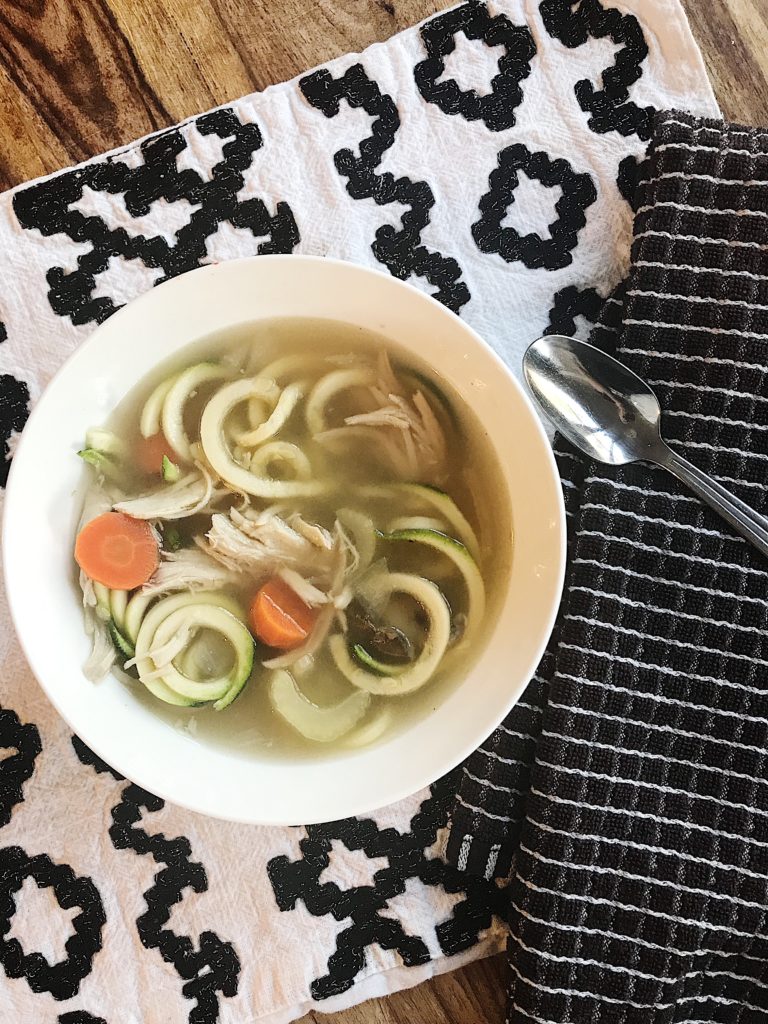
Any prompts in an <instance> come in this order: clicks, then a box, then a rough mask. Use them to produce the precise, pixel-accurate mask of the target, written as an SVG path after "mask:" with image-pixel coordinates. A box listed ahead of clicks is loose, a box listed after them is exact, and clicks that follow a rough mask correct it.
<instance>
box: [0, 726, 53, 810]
mask: <svg viewBox="0 0 768 1024" xmlns="http://www.w3.org/2000/svg"><path fill="white" fill-rule="evenodd" d="M42 749H43V747H42V744H41V743H40V733H39V731H38V728H37V726H36V725H33V724H32V723H31V722H28V723H26V724H25V725H22V724H21V722H20V720H19V716H18V715H17V714H16V712H15V711H11V709H10V708H0V750H15V751H16V753H15V754H12V755H11V756H10V757H4V758H3V759H2V760H1V761H0V828H2V826H3V825H7V824H8V822H9V821H10V820H11V813H12V811H13V808H14V807H15V806H16V804H18V803H20V802H21V801H22V800H23V799H24V793H23V791H22V787H23V785H24V783H25V782H26V781H27V779H29V778H31V776H32V773H33V772H34V770H35V760H36V759H37V755H38V754H39V753H40V751H41V750H42Z"/></svg>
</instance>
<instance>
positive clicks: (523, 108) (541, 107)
mask: <svg viewBox="0 0 768 1024" xmlns="http://www.w3.org/2000/svg"><path fill="white" fill-rule="evenodd" d="M201 57H203V59H204V55H201ZM666 107H679V108H687V109H691V110H695V111H697V112H698V113H701V114H710V115H714V114H716V113H717V106H716V104H715V102H714V99H713V97H712V93H711V90H710V88H709V85H708V83H707V81H706V76H705V74H704V71H703V66H702V63H701V58H700V56H699V53H698V50H697V49H696V46H695V44H694V42H693V40H692V38H691V36H690V33H689V30H688V26H687V23H686V20H685V16H684V14H683V12H682V9H681V7H680V4H679V3H678V0H623V2H622V3H621V5H620V6H615V5H614V4H613V3H612V2H608V0H582V2H581V3H579V4H574V3H572V2H569V0H541V2H538V0H535V2H534V0H494V2H489V3H487V4H484V3H479V2H476V0H475V2H471V3H466V4H463V5H462V6H460V7H458V8H455V9H454V10H452V11H448V12H446V13H444V14H441V15H439V16H438V17H436V18H433V19H432V20H430V21H428V22H426V23H425V24H424V25H423V26H421V27H417V28H414V29H412V30H410V31H408V32H405V33H403V34H401V35H399V36H397V37H395V38H394V39H392V40H390V41H389V42H388V43H386V44H384V45H380V46H374V47H372V48H371V49H369V50H368V51H366V52H365V53H364V54H362V55H358V56H348V57H344V58H342V59H340V60H338V61H334V62H333V63H331V64H329V65H328V66H327V67H325V68H322V69H320V70H317V71H314V72H312V73H310V74H307V75H305V76H303V77H302V78H301V79H299V80H297V81H295V82H289V83H286V84H285V85H281V86H277V87H275V88H273V89H268V90H267V91H266V92H265V93H263V94H261V95H254V96H248V97H245V98H243V99H240V100H237V101H236V102H233V103H232V104H230V105H227V106H225V107H222V108H221V109H219V110H215V111H213V112H211V113H208V114H205V115H202V116H200V117H197V118H195V119H193V120H191V121H189V122H188V123H186V124H184V125H182V126H179V127H176V128H172V129H170V130H168V131H165V132H161V133H159V134H157V135H155V136H152V137H150V138H148V139H145V140H143V141H141V142H139V143H135V144H133V145H130V146H128V147H126V148H125V149H122V150H119V151H115V152H114V153H111V154H109V155H107V156H104V157H99V158H98V159H96V160H94V161H91V162H89V163H87V164H83V165H82V166H80V167H77V168H74V169H71V170H67V171H64V172H63V173H61V174H58V175H54V176H52V177H50V178H47V179H43V180H41V181H38V182H35V183H32V184H28V185H24V186H21V187H20V188H18V189H16V190H14V191H13V192H10V193H7V194H6V195H4V196H2V197H0V321H2V323H3V325H4V326H3V328H2V330H1V331H0V339H2V341H1V342H0V446H3V447H5V448H7V450H8V452H9V453H10V452H12V450H13V447H14V444H15V437H16V434H17V432H18V431H19V430H21V428H22V427H23V424H24V422H25V419H26V416H27V408H28V404H29V402H30V401H32V402H34V401H35V400H36V399H37V397H38V396H39V394H40V392H41V390H42V388H43V387H44V386H45V384H46V382H47V381H48V380H49V378H50V376H51V375H52V374H53V372H54V371H55V370H56V369H57V368H58V366H59V365H60V364H61V362H62V361H63V360H64V358H65V357H66V356H67V355H68V354H69V353H70V352H71V351H72V350H73V349H74V348H75V347H76V346H77V345H78V344H79V342H80V341H82V340H83V339H84V338H85V337H87V336H88V335H89V334H90V332H91V331H92V330H93V329H94V327H95V325H96V324H98V323H99V322H101V321H103V320H104V319H106V318H107V317H108V316H109V315H110V314H111V313H112V312H113V311H114V310H115V309H117V308H118V307H119V306H120V305H122V304H123V303H125V302H126V301H128V300H130V299H132V298H133V297H134V296H136V295H138V294H140V293H141V292H142V291H144V290H146V289H147V288H150V287H152V286H153V285H154V284H156V283H158V282H160V281H162V280H164V279H166V278H168V277H172V276H173V275H175V274H179V273H181V272H183V271H186V270H189V269H191V268H193V267H196V266H198V265H200V264H202V263H206V262H211V261H214V260H218V259H227V258H230V257H233V256H240V255H246V254H252V253H256V252H302V253H315V254H328V255H332V256H337V257H342V258H346V259H350V260H355V261H357V262H360V263H365V264H368V265H369V266H374V267H378V268H380V269H386V270H389V271H390V272H391V273H392V274H394V275H396V276H397V277H400V278H403V279H406V280H408V281H410V282H412V283H413V284H415V285H416V286H417V287H420V288H423V289H424V290H426V291H427V292H429V293H431V294H434V295H436V296H437V297H438V298H439V299H441V300H442V301H443V302H445V303H446V304H447V305H448V306H449V307H450V308H452V309H455V310H457V311H458V312H460V314H461V315H462V316H463V317H465V318H466V320H467V322H469V323H471V324H472V325H473V326H474V327H476V328H477V329H478V330H479V331H480V332H481V333H482V334H483V335H484V336H485V337H486V338H487V339H488V340H489V342H490V343H491V344H493V345H494V346H495V347H496V348H497V350H498V351H499V352H500V353H501V354H502V355H503V356H505V358H506V359H507V360H508V361H509V363H510V365H511V366H513V368H514V369H518V366H519V357H520V354H521V352H522V349H523V347H524V346H525V345H526V344H527V343H528V342H529V341H530V340H531V338H533V337H536V336H537V335H538V334H540V333H541V332H542V331H543V330H544V329H545V328H546V327H547V325H555V326H557V327H559V328H561V329H563V330H566V331H569V330H571V329H572V328H573V327H574V326H575V325H578V326H580V327H581V329H582V330H583V329H584V324H583V322H582V317H586V318H588V319H589V318H592V319H593V318H594V317H595V315H596V313H597V310H598V308H599V306H600V304H601V297H604V296H606V295H607V294H608V293H609V291H610V290H611V289H612V288H613V286H614V285H615V284H616V283H617V282H618V281H619V280H620V278H621V277H622V276H623V275H624V274H625V272H626V267H627V262H628V254H629V244H630V237H631V223H632V211H631V209H630V206H629V203H628V201H627V198H626V196H627V195H628V194H629V191H628V187H629V186H628V183H629V182H630V181H631V179H632V172H633V170H634V169H635V168H636V161H637V158H639V157H640V156H641V155H642V153H643V151H644V149H645V145H646V142H647V140H648V138H649V137H650V134H651V117H652V114H653V111H654V108H659V109H660V108H666ZM4 465H5V464H4V462H3V461H2V460H0V470H2V468H3V467H4ZM4 476H5V473H4V472H0V477H2V478H3V479H1V480H0V483H4ZM1 500H2V488H0V501H1ZM596 614H597V612H592V611H590V612H589V615H590V617H592V618H594V617H595V615H596ZM593 628H594V627H593ZM700 671H702V672H703V671H704V670H703V669H701V670H700ZM708 674H712V673H711V672H710V673H708ZM0 699H1V702H2V706H3V710H1V711H0V748H3V753H6V750H5V749H4V748H7V756H5V757H4V758H3V759H2V760H0V1021H2V1022H5V1021H6V1020H7V1021H11V1020H12V1021H14V1022H15V1024H38V1022H43V1021H46V1022H51V1024H55V1022H58V1024H96V1022H97V1021H104V1022H106V1024H182V1022H184V1021H190V1022H191V1024H216V1022H221V1024H254V1022H256V1021H258V1022H260V1024H286V1022H287V1021H290V1020H292V1019H294V1018H295V1017H297V1016H300V1015H301V1014H302V1013H303V1012H305V1011H306V1010H307V1009H328V1010H335V1009H339V1008H341V1007H343V1006H347V1005H350V1004H351V1003H354V1002H357V1001H359V1000H361V999H364V998H366V997H368V996H371V995H379V994H383V993H386V992H390V991H393V990H395V989H398V988H402V987H404V986H407V985H409V984H414V983H416V982H417V981H420V980H422V979H424V978H426V977H429V976H431V975H433V974H435V973H437V972H439V971H444V970H449V969H451V968H452V967H455V966H458V965H459V964H461V963H464V962H466V961H468V960H470V959H473V958H476V957H479V956H483V955H487V954H489V953H491V952H494V951H496V950H498V949H500V948H501V947H502V945H503V943H504V935H505V928H504V923H503V918H504V916H505V913H506V907H507V904H508V900H507V897H506V896H505V894H504V892H503V890H502V889H501V888H500V887H498V886H497V885H496V884H494V883H492V882H488V881H486V880H484V879H482V878H477V877H474V876H473V875H471V874H468V873H466V872H462V871H460V870H458V869H457V868H456V867H455V865H452V864H450V863H449V862H447V861H446V859H445V858H444V856H443V855H442V853H441V851H442V842H443V838H444V836H443V833H444V831H445V826H446V821H447V816H448V811H449V808H450V806H451V802H452V799H453V795H454V792H455V788H456V784H457V781H458V775H457V774H456V773H453V774H452V775H451V776H449V777H448V778H445V779H443V780H441V781H440V782H438V783H436V784H435V786H434V787H432V789H431V790H430V791H424V792H422V793H418V794H416V795H414V796H413V797H412V798H411V799H409V800H406V801H403V802H402V803H400V804H398V805H396V806H394V807H389V808H385V809H382V810H380V811H377V812H376V813H374V814H372V815H370V816H369V817H367V818H364V819H353V820H351V821H343V822H335V823H331V824H328V825H320V826H312V827H311V828H308V829H306V830H305V829H278V828H274V829H267V828H249V827H246V826H243V825H228V824H226V823H222V822H218V821H212V820H207V819H205V818H202V817H200V816H198V815H195V814H192V813H188V812H186V811H183V810H181V809H180V808H177V807H173V806H171V805H168V804H163V801H161V800H159V799H157V798H156V797H154V796H152V795H151V794H149V793H146V792H143V791H142V790H140V789H138V788H137V787H136V786H133V785H131V784H130V783H129V782H127V781H125V780H123V779H119V778H116V777H115V776H114V775H113V773H111V772H110V770H109V769H108V767H107V766H106V765H104V764H102V763H100V762H97V761H95V759H94V758H93V757H92V755H91V754H90V753H89V751H87V750H86V749H84V748H83V746H82V745H81V744H80V743H79V742H78V741H76V740H74V739H73V737H72V736H71V734H70V732H69V730H68V729H67V728H66V726H65V725H64V723H63V722H62V721H61V720H60V719H59V718H58V716H57V715H56V714H55V712H54V711H53V709H52V708H51V707H50V706H49V705H48V703H47V701H46V699H45V697H44V696H43V694H42V692H41V691H40V689H39V688H38V686H37V685H36V683H35V682H34V680H33V679H32V677H31V675H30V673H29V670H28V668H27V667H26V665H25V662H24V660H23V657H22V655H21V652H20V650H19V647H18V645H17V643H16V641H15V639H14V637H13V633H12V630H11V629H10V625H9V620H8V617H7V609H6V607H5V604H4V600H3V603H2V605H0ZM670 784H671V783H670ZM563 791H564V792H565V790H563ZM537 884H539V883H537ZM521 969H522V968H521ZM461 1024H479V1022H475V1021H467V1022H461Z"/></svg>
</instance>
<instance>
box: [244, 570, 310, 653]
mask: <svg viewBox="0 0 768 1024" xmlns="http://www.w3.org/2000/svg"><path fill="white" fill-rule="evenodd" d="M317 615H318V613H317V609H315V608H310V607H309V605H308V604H306V603H305V602H304V601H302V599H301V598H300V597H299V595H298V594H297V593H296V591H295V590H293V589H292V588H291V587H289V586H288V584H287V583H286V582H285V581H284V580H281V579H280V577H279V576H275V577H273V578H272V579H271V580H268V581H267V582H266V583H265V584H264V586H263V587H261V588H260V589H259V590H258V591H257V592H256V596H255V597H254V599H253V601H252V602H251V609H250V616H249V617H250V623H251V628H252V630H253V632H254V633H255V634H256V636H257V637H258V638H259V640H261V641H262V643H265V644H266V645H267V646H268V647H277V648H278V649H279V650H281V651H290V650H292V649H293V648H294V647H298V646H299V645H300V644H301V643H303V642H304V640H306V638H307V637H308V636H309V634H310V632H311V631H312V627H313V626H314V625H315V622H316V621H317Z"/></svg>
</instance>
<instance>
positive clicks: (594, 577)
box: [451, 113, 768, 1024]
mask: <svg viewBox="0 0 768 1024" xmlns="http://www.w3.org/2000/svg"><path fill="white" fill-rule="evenodd" d="M642 177H643V180H642V181H641V183H640V185H639V188H638V191H637V193H636V197H635V202H636V205H637V216H636V220H635V229H634V242H633V246H632V264H631V269H630V273H629V276H628V278H627V281H626V283H625V285H624V286H623V288H622V289H621V293H620V294H618V295H617V296H616V298H615V301H614V302H612V303H611V304H609V306H607V307H606V310H605V314H604V323H603V324H602V325H601V327H599V328H598V329H596V331H595V334H594V336H593V341H594V342H595V343H596V344H599V345H600V346H601V347H604V348H610V349H612V348H614V347H615V349H616V353H617V355H618V356H619V357H620V358H621V359H622V360H623V361H624V362H626V364H627V365H628V366H630V367H631V368H632V369H634V370H635V371H636V372H637V373H639V374H640V375H641V376H643V377H644V378H646V379H647V380H648V381H649V382H650V383H651V384H652V385H653V387H654V389H655V390H656V392H657V394H658V396H659V398H660V399H661V403H662V406H663V408H664V409H665V413H664V417H663V425H664V431H665V434H666V436H667V437H668V439H669V440H670V441H671V443H672V446H673V447H674V448H675V449H676V450H677V451H679V452H681V453H684V454H685V455H686V457H688V458H690V459H691V460H692V461H694V462H695V463H696V464H697V465H699V466H700V467H701V468H702V469H704V470H705V471H706V472H708V473H711V474H712V475H713V476H715V477H716V478H717V479H719V480H720V481H722V482H723V483H724V484H726V486H728V487H729V488H732V490H733V491H734V493H736V494H737V495H738V496H739V497H741V498H742V499H743V500H744V501H747V502H748V503H749V504H751V505H753V506H754V507H755V508H756V509H757V510H758V511H761V512H762V513H763V514H765V513H766V512H768V499H767V498H766V470H767V468H768V244H766V239H767V238H768V231H767V230H766V226H767V225H768V132H763V131H758V130H753V129H748V128H743V127H740V126H733V125H725V124H723V123H722V122H719V121H712V120H697V119H695V118H691V117H687V116H685V115H681V114H675V113H670V114H666V115H662V116H661V117H660V118H659V120H658V122H657V124H656V128H655V132H654V138H653V142H652V145H651V147H650V151H649V157H648V163H647V167H646V168H645V170H644V174H643V176H642ZM560 464H561V470H562V474H563V483H564V486H565V489H566V495H567V498H568V505H569V513H570V515H569V527H570V570H569V573H570V575H569V580H568V583H567V586H566V595H565V598H564V602H563V606H562V610H561V616H560V621H559V625H558V628H557V631H556V635H555V637H554V638H553V641H552V644H551V646H550V650H549V652H548V654H547V656H546V658H545V659H544V660H543V662H542V664H541V666H540V668H539V672H538V675H537V678H536V680H535V681H534V682H533V683H532V684H531V687H530V689H529V692H528V694H527V695H526V696H525V697H524V699H523V701H522V702H521V705H519V706H518V707H517V708H516V709H515V710H514V711H513V712H512V714H511V715H510V716H509V718H508V719H507V721H506V723H505V724H504V726H503V727H502V728H501V729H500V730H499V731H498V732H497V733H496V734H495V735H494V737H493V738H492V739H491V741H490V742H489V743H488V744H486V745H485V746H484V747H483V748H482V749H481V750H480V751H478V752H477V753H476V754H475V755H474V756H473V758H472V759H471V760H470V762H469V763H468V765H467V766H466V768H465V775H464V778H463V780H462V783H461V785H460V789H459V795H458V806H457V807H456V809H455V811H454V823H453V834H452V837H451V850H452V852H453V854H454V855H455V856H456V857H457V858H458V859H459V860H460V861H461V862H462V865H463V866H466V865H467V864H469V866H470V868H471V869H478V870H481V871H486V872H487V873H488V874H491V873H493V872H494V871H496V870H501V871H506V870H509V865H510V860H513V864H512V878H513V880H512V885H511V888H510V901H511V938H510V941H509V947H508V948H509V956H510V971H511V980H510V1008H509V1020H510V1021H511V1022H514V1024H518V1022H520V1024H523V1022H529V1021H534V1022H539V1024H545V1022H547V1024H551V1022H557V1024H563V1022H566V1021H574V1022H580V1021H594V1022H605V1024H608V1022H611V1024H614V1022H619V1021H621V1022H626V1024H634V1022H638V1024H639V1022H645V1024H647V1022H648V1021H653V1022H662V1021H663V1022H665V1024H667V1022H670V1024H671V1022H681V1024H682V1022H692V1021H697V1022H698V1021H722V1022H728V1024H730V1022H732V1021H733V1022H736V1021H738V1022H741V1024H747V1022H754V1024H758V1022H763V1021H765V1020H766V1019H768V936H766V923H767V915H768V633H767V632H766V619H767V616H768V598H767V596H766V595H768V564H766V561H765V559H764V558H763V557H762V556H760V555H759V554H758V553H757V552H756V551H754V549H752V548H751V547H750V546H749V545H748V544H747V543H746V542H745V541H743V540H742V539H741V538H740V537H737V536H735V535H733V534H732V532H731V531H730V530H729V529H728V528H727V527H726V526H725V525H724V524H723V523H722V521H721V520H720V519H719V518H718V517H717V516H716V515H715V514H714V513H712V512H710V511H709V510H708V509H706V508H704V507H703V506H702V505H701V504H700V503H699V502H698V501H697V500H696V499H694V498H693V497H692V496H691V495H690V494H688V493H687V492H686V491H685V490H684V489H683V488H682V487H681V486H679V485H678V484H677V482H676V481H675V480H674V479H673V478H672V477H670V476H668V475H666V474H665V473H664V472H663V471H661V470H658V469H655V468H651V467H647V466H640V465H637V466H631V467H627V468H621V469H611V468H609V467H605V466H602V465H599V464H596V463H588V462H586V461H585V460H582V458H580V457H579V456H577V455H576V454H574V453H573V452H572V451H570V452H569V451H568V450H567V449H566V448H565V447H564V446H561V447H560ZM480 780H482V781H480ZM470 806H473V807H475V808H477V809H475V810H472V809H470ZM492 815H493V817H492Z"/></svg>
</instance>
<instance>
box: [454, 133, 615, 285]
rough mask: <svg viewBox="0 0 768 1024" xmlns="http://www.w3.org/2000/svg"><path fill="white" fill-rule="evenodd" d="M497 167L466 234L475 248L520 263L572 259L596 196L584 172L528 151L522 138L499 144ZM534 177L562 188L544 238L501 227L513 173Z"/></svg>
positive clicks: (515, 179) (561, 263) (556, 263)
mask: <svg viewBox="0 0 768 1024" xmlns="http://www.w3.org/2000/svg"><path fill="white" fill-rule="evenodd" d="M498 161H499V166H498V167H496V168H495V169H494V170H493V171H491V174H490V176H489V178H488V191H487V192H486V194H485V195H484V196H483V197H482V199H481V200H480V213H481V217H480V220H478V221H476V222H475V223H474V224H473V225H472V237H473V238H474V240H475V242H476V244H477V247H478V249H480V251H481V252H488V253H490V252H497V253H499V255H500V256H501V257H502V258H503V259H504V260H506V261H507V263H511V262H512V261H513V260H521V261H522V262H523V263H524V264H525V266H526V267H529V268H531V269H534V268H536V267H546V268H547V270H558V269H559V268H561V267H567V266H568V264H569V263H572V262H573V255H572V250H573V249H575V248H576V243H577V241H578V234H579V231H580V230H581V228H583V227H584V225H585V224H586V223H587V218H586V217H585V215H584V211H585V210H586V209H587V207H589V206H591V205H592V203H594V201H595V199H597V191H596V189H595V185H594V183H593V181H592V177H591V175H589V174H586V173H585V174H577V173H576V172H575V171H574V170H573V168H572V167H571V165H570V164H569V163H568V161H567V160H562V159H559V160H550V158H549V156H548V155H547V154H546V153H544V152H541V151H536V152H532V151H531V150H530V149H528V147H527V146H524V145H523V144H522V143H516V144H515V145H513V146H508V147H507V148H506V149H502V151H501V152H500V153H499V156H498ZM520 171H523V172H524V173H525V174H526V175H527V176H528V177H529V178H531V179H533V180H535V181H538V182H540V183H541V184H542V185H544V186H545V188H556V187H557V186H559V187H560V188H561V190H562V196H561V197H560V198H559V199H558V200H557V202H556V203H555V210H556V211H557V215H558V216H557V220H555V221H554V222H553V223H552V224H550V225H549V234H550V237H549V238H542V237H541V236H540V235H537V234H527V235H521V234H520V233H519V232H518V231H517V230H516V229H515V228H513V227H511V226H507V227H502V222H503V220H504V218H505V217H506V215H507V211H508V210H509V208H510V206H511V205H512V204H513V203H514V201H515V189H516V188H517V186H518V184H519V182H520V175H519V172H520Z"/></svg>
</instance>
